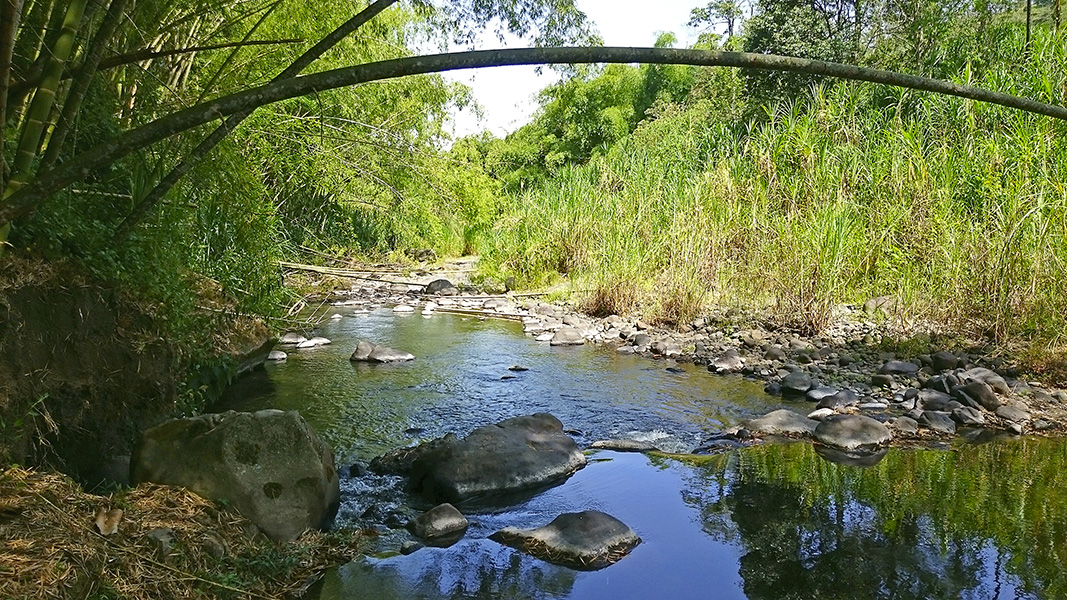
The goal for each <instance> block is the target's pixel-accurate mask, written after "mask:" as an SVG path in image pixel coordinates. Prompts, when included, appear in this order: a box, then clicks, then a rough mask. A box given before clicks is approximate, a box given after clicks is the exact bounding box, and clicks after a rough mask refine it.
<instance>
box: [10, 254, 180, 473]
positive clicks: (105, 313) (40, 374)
mask: <svg viewBox="0 0 1067 600" xmlns="http://www.w3.org/2000/svg"><path fill="white" fill-rule="evenodd" d="M177 367H178V365H177V364H176V357H175V353H174V351H173V349H172V348H170V347H169V346H168V344H167V343H166V342H164V340H163V336H162V334H161V332H160V330H159V328H158V327H157V326H156V324H155V320H154V318H153V316H152V315H151V314H150V313H149V312H148V311H146V310H145V308H144V307H143V306H139V305H138V304H137V303H135V302H133V301H132V300H131V299H129V298H128V297H126V296H124V295H123V294H121V293H119V292H117V291H116V290H114V289H109V288H108V287H106V286H102V285H99V284H95V283H93V282H91V281H90V280H89V279H87V278H86V277H84V276H83V275H81V274H79V273H78V272H77V271H76V270H74V269H73V268H71V267H69V266H67V265H62V264H59V265H56V264H50V263H44V262H41V261H31V260H25V259H20V258H16V257H5V258H4V259H3V262H2V264H0V427H2V433H0V458H2V459H3V460H4V461H5V463H8V462H18V463H22V464H34V465H52V466H55V467H56V468H60V469H62V470H64V471H66V472H68V473H72V474H74V475H76V476H79V477H92V476H94V475H95V471H97V470H98V469H99V467H100V465H101V464H103V463H105V462H106V461H107V459H108V458H110V457H114V456H120V455H122V454H126V453H128V452H127V450H128V448H129V446H130V443H131V442H132V441H133V439H134V437H135V436H136V435H138V434H139V432H140V431H141V430H142V429H143V428H144V427H145V426H147V425H149V424H152V423H155V422H158V421H159V420H160V419H161V418H164V417H166V416H168V415H169V414H170V413H171V412H172V411H173V409H174V404H175V399H176V395H177V390H178V376H177V375H178V368H177Z"/></svg>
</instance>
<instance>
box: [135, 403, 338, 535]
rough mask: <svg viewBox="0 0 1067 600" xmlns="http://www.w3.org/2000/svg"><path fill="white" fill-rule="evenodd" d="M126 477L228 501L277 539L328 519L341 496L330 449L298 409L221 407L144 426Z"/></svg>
mask: <svg viewBox="0 0 1067 600" xmlns="http://www.w3.org/2000/svg"><path fill="white" fill-rule="evenodd" d="M130 475H131V480H132V482H133V483H134V484H135V485H136V484H137V483H143V482H153V483H161V484H164V485H178V486H182V487H185V488H187V489H189V490H190V491H192V492H194V493H196V494H198V495H200V496H203V497H204V498H207V499H210V500H215V501H226V502H228V503H229V504H230V506H233V507H234V508H235V509H237V511H238V512H240V513H241V514H242V515H244V516H245V517H247V518H248V519H250V520H251V521H252V522H254V523H255V524H256V525H258V526H259V528H260V529H262V530H263V532H264V533H266V534H267V536H269V537H270V538H271V539H272V540H275V541H290V540H293V539H296V538H297V537H298V536H299V535H300V534H301V533H302V532H303V531H304V530H306V529H314V528H323V527H326V526H327V525H329V523H330V521H331V520H332V519H333V515H334V513H335V512H336V511H337V506H338V504H339V502H340V489H339V484H338V478H337V470H336V467H335V465H334V456H333V450H331V449H330V447H329V446H327V445H326V444H325V443H324V442H322V441H321V440H320V439H319V437H318V436H317V435H316V434H315V432H314V431H313V430H312V429H311V428H310V427H309V426H308V424H307V423H306V422H305V421H304V419H303V418H302V417H301V416H300V415H299V414H298V413H296V412H282V411H280V410H261V411H259V412H256V413H238V412H233V411H229V412H225V413H221V414H209V415H201V416H198V417H192V418H189V419H174V420H172V421H167V422H166V423H163V424H162V425H159V426H156V427H153V428H152V429H149V430H148V431H146V432H144V435H143V436H142V437H141V441H140V443H139V444H138V446H137V448H136V450H135V451H134V454H133V458H132V460H131V467H130Z"/></svg>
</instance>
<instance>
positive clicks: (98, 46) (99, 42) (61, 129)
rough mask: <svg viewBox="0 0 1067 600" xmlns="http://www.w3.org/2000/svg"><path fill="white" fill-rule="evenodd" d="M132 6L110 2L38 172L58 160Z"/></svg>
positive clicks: (122, 0) (126, 1) (121, 0)
mask: <svg viewBox="0 0 1067 600" xmlns="http://www.w3.org/2000/svg"><path fill="white" fill-rule="evenodd" d="M129 2H130V0H111V4H110V5H109V6H108V9H107V12H106V13H105V14H104V19H103V21H101V23H100V27H99V28H98V29H97V31H96V35H95V36H93V41H92V42H90V44H89V49H88V51H87V52H86V54H85V61H84V62H83V63H82V67H81V69H79V70H78V73H77V75H76V76H75V78H74V83H73V84H72V85H71V88H70V93H69V94H67V99H66V101H65V102H64V103H63V112H62V113H61V114H60V116H59V119H58V120H57V121H56V127H55V129H54V130H53V132H52V136H51V137H50V138H49V139H48V148H47V149H45V153H44V158H43V159H42V160H41V166H40V167H39V168H38V171H47V170H48V169H50V168H52V165H54V164H55V162H56V160H58V159H59V155H60V152H62V150H63V144H64V143H65V142H66V140H67V134H68V133H69V132H70V130H71V128H72V127H73V126H74V125H73V124H74V121H75V117H76V115H77V114H78V111H80V110H81V105H82V101H83V100H84V99H85V94H86V93H87V92H88V91H89V84H90V83H91V82H92V79H93V76H95V75H96V70H97V68H98V66H99V64H100V61H101V60H102V59H103V58H104V52H106V51H107V46H108V42H110V41H111V39H112V38H113V37H114V36H115V33H116V32H117V31H118V26H119V22H120V21H121V18H122V15H123V13H124V12H125V11H126V5H127V4H129Z"/></svg>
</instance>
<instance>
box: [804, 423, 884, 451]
mask: <svg viewBox="0 0 1067 600" xmlns="http://www.w3.org/2000/svg"><path fill="white" fill-rule="evenodd" d="M812 437H813V438H815V441H817V442H819V443H820V444H825V445H827V446H830V447H831V448H838V449H841V450H846V451H849V452H873V451H876V450H878V449H880V448H882V447H883V446H885V445H886V444H888V443H889V441H890V440H892V439H893V434H892V433H890V432H889V428H888V427H886V426H885V425H883V424H882V423H881V422H879V421H876V420H875V419H872V418H870V417H865V416H863V415H832V416H829V417H826V418H825V419H823V420H822V422H821V423H819V425H818V427H816V428H815V431H814V433H812Z"/></svg>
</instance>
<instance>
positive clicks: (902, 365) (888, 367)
mask: <svg viewBox="0 0 1067 600" xmlns="http://www.w3.org/2000/svg"><path fill="white" fill-rule="evenodd" d="M878 372H879V373H881V374H883V375H912V374H914V373H918V372H919V365H917V364H915V363H913V362H905V361H902V360H891V361H889V362H887V363H885V364H884V365H882V368H881V369H878Z"/></svg>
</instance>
